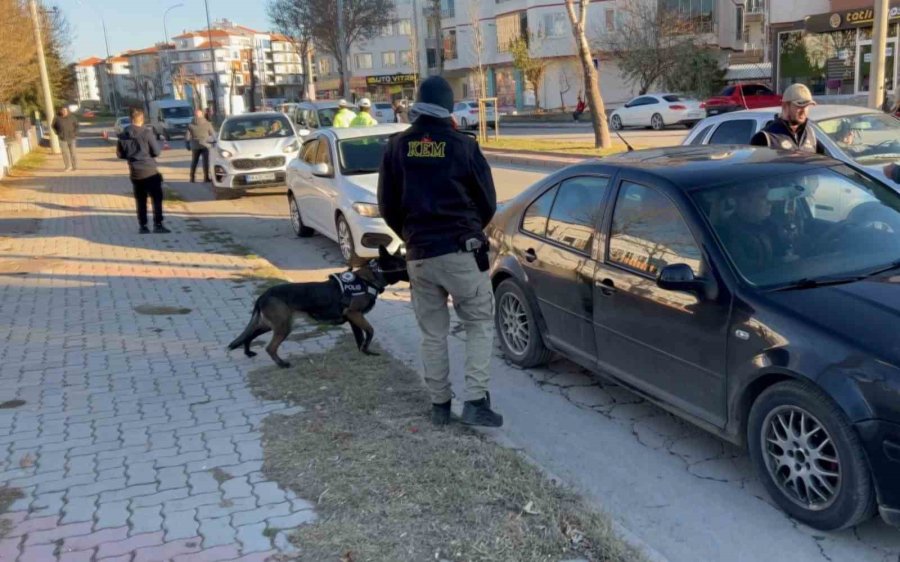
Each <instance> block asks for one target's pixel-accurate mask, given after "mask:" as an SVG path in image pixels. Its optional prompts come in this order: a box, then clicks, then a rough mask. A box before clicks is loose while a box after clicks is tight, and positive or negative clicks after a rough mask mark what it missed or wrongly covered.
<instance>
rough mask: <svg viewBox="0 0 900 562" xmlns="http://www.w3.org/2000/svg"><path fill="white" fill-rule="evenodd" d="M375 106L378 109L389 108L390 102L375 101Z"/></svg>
mask: <svg viewBox="0 0 900 562" xmlns="http://www.w3.org/2000/svg"><path fill="white" fill-rule="evenodd" d="M375 107H377V108H378V109H391V104H389V103H376V104H375Z"/></svg>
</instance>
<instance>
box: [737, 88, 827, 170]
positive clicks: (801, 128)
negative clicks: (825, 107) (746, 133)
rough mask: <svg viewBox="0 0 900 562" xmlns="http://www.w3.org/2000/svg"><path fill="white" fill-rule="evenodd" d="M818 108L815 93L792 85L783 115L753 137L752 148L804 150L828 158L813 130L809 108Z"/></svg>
mask: <svg viewBox="0 0 900 562" xmlns="http://www.w3.org/2000/svg"><path fill="white" fill-rule="evenodd" d="M814 105H816V102H815V101H814V100H813V97H812V92H810V91H809V88H807V87H806V86H804V85H803V84H791V85H790V86H789V87H788V88H787V89H786V90H785V91H784V94H782V96H781V115H780V116H778V117H776V118H775V120H774V121H772V122H771V123H769V125H768V126H767V127H766V128H765V129H763V130H762V131H760V132H758V133H756V134H755V135H753V138H752V139H750V144H752V145H755V146H768V147H769V148H775V149H778V150H801V151H804V152H816V153H818V154H825V147H823V146H822V143H820V142H819V141H818V140H816V133H815V131H813V130H812V129H811V128H810V127H809V126H808V123H809V116H808V115H807V113H808V111H809V108H810V107H812V106H814Z"/></svg>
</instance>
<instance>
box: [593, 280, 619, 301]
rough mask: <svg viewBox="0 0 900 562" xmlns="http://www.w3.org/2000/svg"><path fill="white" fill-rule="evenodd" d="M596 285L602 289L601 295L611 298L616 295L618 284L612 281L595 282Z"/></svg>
mask: <svg viewBox="0 0 900 562" xmlns="http://www.w3.org/2000/svg"><path fill="white" fill-rule="evenodd" d="M594 285H595V286H597V287H599V288H600V294H601V295H603V296H604V297H611V296H613V295H614V294H615V293H616V284H615V283H613V280H612V279H604V280H603V281H595V282H594Z"/></svg>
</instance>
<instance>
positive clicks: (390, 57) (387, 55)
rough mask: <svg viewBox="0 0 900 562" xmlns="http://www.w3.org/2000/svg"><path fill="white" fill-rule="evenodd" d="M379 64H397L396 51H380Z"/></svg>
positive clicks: (385, 65) (386, 65)
mask: <svg viewBox="0 0 900 562" xmlns="http://www.w3.org/2000/svg"><path fill="white" fill-rule="evenodd" d="M381 66H384V67H388V66H397V53H395V52H394V51H386V52H384V53H381Z"/></svg>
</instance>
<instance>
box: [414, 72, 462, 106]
mask: <svg viewBox="0 0 900 562" xmlns="http://www.w3.org/2000/svg"><path fill="white" fill-rule="evenodd" d="M416 101H417V102H420V103H431V104H434V105H439V106H441V107H443V108H444V109H446V110H447V111H453V88H451V87H450V83H449V82H447V81H446V80H444V79H443V78H442V77H440V76H431V77H429V78H426V79H425V81H424V82H422V83H421V84H419V92H418V94H417V95H416Z"/></svg>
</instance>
